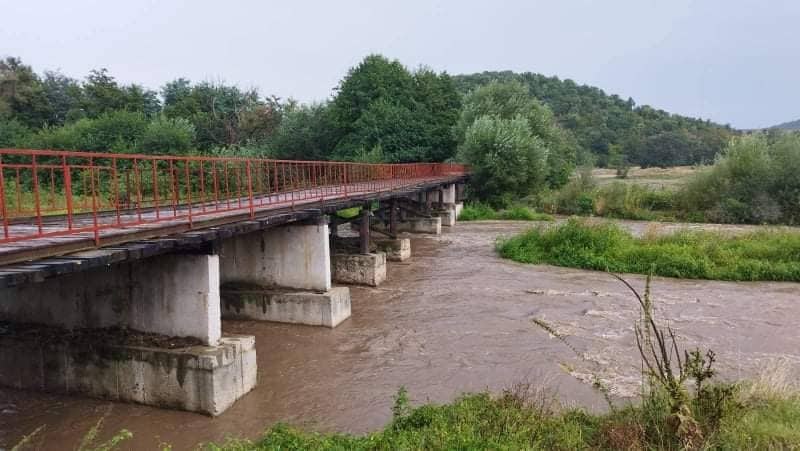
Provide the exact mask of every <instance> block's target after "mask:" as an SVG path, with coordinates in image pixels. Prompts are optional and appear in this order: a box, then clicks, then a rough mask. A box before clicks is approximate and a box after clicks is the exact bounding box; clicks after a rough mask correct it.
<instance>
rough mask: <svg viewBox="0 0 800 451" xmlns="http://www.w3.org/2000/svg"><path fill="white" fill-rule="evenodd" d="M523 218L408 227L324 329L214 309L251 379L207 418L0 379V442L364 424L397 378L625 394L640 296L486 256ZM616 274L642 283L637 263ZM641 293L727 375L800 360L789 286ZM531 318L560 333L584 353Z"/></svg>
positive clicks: (607, 283)
mask: <svg viewBox="0 0 800 451" xmlns="http://www.w3.org/2000/svg"><path fill="white" fill-rule="evenodd" d="M628 225H629V226H630V227H631V228H633V229H635V230H637V231H644V230H646V227H645V226H643V225H642V224H641V223H628ZM527 227H530V224H526V223H516V222H505V223H503V222H481V223H459V225H458V226H457V227H456V228H455V229H454V230H452V231H445V233H444V234H443V235H441V236H440V237H436V238H415V239H414V240H413V244H412V250H413V254H414V255H413V258H412V259H411V260H410V261H408V262H405V263H390V266H389V280H388V281H387V282H386V283H385V284H384V285H382V286H381V287H379V288H376V289H372V288H360V287H353V288H352V310H353V316H352V318H350V319H349V320H347V321H345V322H344V323H343V324H342V325H340V326H339V327H337V328H336V329H334V330H329V329H324V328H314V327H303V326H290V325H282V324H271V323H256V322H244V321H242V322H236V321H227V322H225V323H224V325H223V329H224V330H225V331H228V332H233V333H245V334H252V335H255V336H256V345H257V350H258V370H259V376H258V377H259V379H258V387H257V388H256V389H255V390H254V391H253V392H251V393H250V394H249V395H247V396H246V397H244V398H243V399H241V400H240V401H238V402H237V403H236V404H235V405H234V406H233V407H232V408H231V409H229V410H228V411H227V412H225V413H224V414H223V415H222V416H220V417H219V418H208V417H205V416H202V415H197V414H191V413H186V412H177V411H169V410H160V409H155V408H150V407H144V406H138V405H132V404H116V403H109V402H103V401H97V400H89V399H82V398H78V397H68V396H55V395H45V394H37V393H25V392H19V391H14V390H6V389H0V449H2V448H4V447H10V446H9V445H13V444H14V443H15V442H16V441H17V440H18V439H19V438H20V437H21V436H22V435H23V434H26V433H29V432H31V431H33V430H34V429H36V428H37V427H39V426H42V425H44V426H45V428H44V429H43V430H42V431H41V432H40V433H39V435H38V436H37V439H35V440H34V441H33V442H34V443H35V444H37V445H38V446H39V447H40V448H41V449H63V448H65V447H66V448H75V447H76V446H77V444H78V443H79V442H80V439H81V437H82V436H83V435H84V434H85V432H86V431H87V430H88V429H89V428H90V427H91V426H92V425H93V424H94V423H95V422H96V421H97V420H98V418H100V417H101V416H102V415H103V414H104V413H107V417H106V420H105V424H104V431H105V432H104V434H103V436H108V435H109V434H110V433H112V432H113V431H116V430H119V429H122V428H126V429H128V430H130V431H132V432H133V434H134V438H133V439H132V440H131V441H129V442H126V444H125V447H126V448H130V449H154V448H155V447H156V446H157V445H158V444H159V443H163V442H166V443H171V444H172V445H173V446H174V449H176V450H179V449H187V448H193V447H194V446H195V445H196V444H197V443H200V442H208V441H222V440H224V439H225V438H226V437H228V436H239V437H250V438H257V437H258V436H259V434H261V432H262V431H263V430H264V429H265V428H266V427H268V426H269V425H271V424H273V423H275V422H287V423H291V424H294V425H297V426H300V427H303V428H307V429H311V430H318V431H342V432H351V433H363V432H367V431H371V430H375V429H377V428H380V427H381V426H382V425H384V424H385V423H386V422H387V421H388V420H389V418H390V415H391V412H390V408H391V405H392V396H393V395H394V394H395V393H396V391H397V389H398V388H399V387H400V386H405V387H406V388H407V389H408V391H409V393H410V396H411V398H412V400H413V401H414V402H417V403H421V402H427V401H433V402H445V401H449V400H452V399H453V398H454V397H456V396H458V395H459V393H462V392H465V391H481V390H491V391H498V390H501V389H502V388H504V387H508V386H511V385H512V384H514V383H515V382H520V381H527V382H531V383H534V384H541V385H545V386H547V387H549V388H550V389H552V390H554V391H555V392H556V393H557V396H558V397H559V398H560V399H561V400H562V401H563V402H564V403H567V404H579V405H581V406H584V407H586V408H588V409H593V410H604V409H605V402H604V401H603V398H602V396H600V395H599V394H598V393H596V392H595V391H594V390H593V389H592V388H591V384H590V379H591V376H590V375H591V374H597V375H599V376H600V378H601V379H602V380H603V381H604V382H605V383H606V385H607V386H609V387H610V388H611V391H612V393H613V395H614V396H615V397H616V398H617V399H618V402H625V399H626V398H628V399H629V398H631V397H633V396H635V395H636V393H637V390H638V387H639V384H640V381H641V376H640V364H639V361H638V358H637V354H636V349H635V344H634V341H633V324H634V321H635V319H636V318H637V316H638V310H637V304H636V303H635V301H634V299H633V298H632V297H631V295H630V293H629V292H627V291H626V289H625V287H624V286H623V285H621V284H620V283H619V282H618V281H616V280H614V279H612V278H611V277H609V276H608V275H606V274H603V273H600V272H591V271H582V270H573V269H566V268H556V267H550V266H531V265H523V264H517V263H513V262H509V261H505V260H501V259H499V258H497V257H496V255H495V253H494V250H493V249H494V241H495V239H496V238H497V237H498V236H503V235H510V234H513V233H516V232H518V231H521V230H524V229H525V228H527ZM628 279H629V280H630V281H631V282H632V283H633V284H634V285H635V286H637V287H642V286H643V278H642V277H640V276H630V277H628ZM653 294H654V298H655V302H656V305H657V312H658V314H659V315H661V316H665V317H668V318H669V319H670V324H671V325H672V326H673V327H674V328H675V330H676V331H677V333H678V336H679V338H680V339H681V340H682V342H683V343H684V344H685V345H686V346H689V347H695V346H700V347H702V348H711V349H713V350H715V351H716V352H717V355H718V368H719V369H720V370H721V373H722V376H723V377H726V378H741V377H747V376H748V375H752V374H754V373H756V372H757V371H758V370H759V368H761V367H763V365H765V364H766V363H767V362H769V361H773V360H775V359H785V360H786V361H787V362H788V364H789V365H790V366H792V367H793V368H794V371H797V370H798V368H800V334H798V333H797V324H798V318H800V285H799V284H791V283H729V282H714V281H691V280H676V279H665V278H656V279H654V284H653ZM533 319H539V320H543V321H545V322H547V323H548V324H550V325H551V326H553V327H554V328H556V329H557V330H558V331H559V333H561V334H563V335H565V336H566V337H567V340H569V341H570V343H571V344H572V345H573V346H574V347H575V348H576V349H577V350H578V352H579V353H580V354H581V357H577V356H576V355H575V354H574V353H573V352H572V351H570V350H569V349H568V348H567V347H566V346H564V344H563V343H561V342H560V341H559V340H556V339H554V338H552V337H551V336H550V335H549V334H548V333H547V332H546V331H544V330H542V329H541V328H539V327H538V326H536V325H535V324H533V322H532V320H533ZM798 374H800V372H798Z"/></svg>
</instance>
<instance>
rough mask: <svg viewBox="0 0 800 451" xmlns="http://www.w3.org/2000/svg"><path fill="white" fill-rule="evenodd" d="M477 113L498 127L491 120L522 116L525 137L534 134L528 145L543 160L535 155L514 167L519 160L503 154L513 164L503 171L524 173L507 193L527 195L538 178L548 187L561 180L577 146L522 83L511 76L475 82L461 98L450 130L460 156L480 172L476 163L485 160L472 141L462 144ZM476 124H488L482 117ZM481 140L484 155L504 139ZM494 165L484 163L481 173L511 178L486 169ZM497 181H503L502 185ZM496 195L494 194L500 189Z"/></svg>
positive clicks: (569, 168) (572, 163) (571, 165)
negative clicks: (477, 84) (506, 79)
mask: <svg viewBox="0 0 800 451" xmlns="http://www.w3.org/2000/svg"><path fill="white" fill-rule="evenodd" d="M482 118H491V119H492V120H493V121H495V122H493V124H494V125H493V127H494V128H498V127H500V125H498V123H497V121H501V122H502V121H520V120H521V121H524V123H525V124H526V130H527V133H528V134H529V135H530V137H532V138H536V141H537V142H536V145H535V146H533V147H535V148H536V149H537V150H541V159H542V160H543V162H544V163H543V164H539V160H540V159H528V160H525V161H527V162H528V164H530V165H531V166H530V167H518V166H515V165H516V164H518V163H519V161H518V160H519V159H517V158H514V157H513V156H511V157H509V158H511V160H512V161H513V162H514V165H512V166H510V167H508V168H505V167H503V170H510V171H517V172H519V173H520V174H528V175H525V176H524V177H523V176H520V177H516V178H517V179H520V180H526V181H527V182H526V183H525V184H522V185H520V186H519V187H518V188H516V189H514V190H513V191H511V193H512V194H514V195H516V196H521V195H523V193H524V195H527V194H530V193H532V192H533V191H535V190H536V189H538V188H541V187H542V185H541V183H540V182H546V183H547V184H549V185H550V186H560V185H562V184H564V183H565V182H566V181H567V179H568V177H569V174H570V173H571V172H572V170H573V169H574V167H575V161H576V147H577V146H576V145H575V143H574V142H573V140H572V139H571V137H570V135H569V133H568V132H565V131H564V130H563V129H561V127H559V126H558V125H557V124H556V122H555V119H554V117H553V113H552V112H551V111H550V109H549V108H548V107H547V106H545V105H543V104H542V103H541V102H539V101H538V100H536V99H535V98H533V97H532V96H531V95H530V92H529V91H528V88H527V87H526V86H524V85H523V84H522V83H519V82H517V81H511V82H491V83H489V84H487V85H484V86H480V87H478V88H477V89H475V90H473V91H472V92H470V93H469V94H468V95H467V96H466V97H465V99H464V104H463V108H462V111H461V116H460V117H459V120H458V122H457V124H456V126H455V133H456V136H457V137H458V140H459V143H460V146H461V153H460V157H461V159H462V160H464V161H466V162H467V163H470V164H472V165H473V168H474V170H475V171H481V170H482V168H481V165H484V164H486V163H487V162H488V161H490V160H487V159H485V158H482V157H480V155H479V152H478V150H477V148H476V147H475V146H476V144H475V143H471V144H470V152H465V151H464V149H465V145H466V143H467V138H468V137H469V136H470V130H471V128H473V127H475V126H476V124H478V123H479V120H480V119H482ZM481 124H482V125H481V126H482V127H484V128H486V127H488V125H487V124H486V123H483V122H482V123H481ZM513 129H514V130H516V133H517V135H516V138H515V139H516V142H522V138H521V137H520V133H522V131H520V129H519V127H515V128H513ZM504 130H505V129H504ZM487 136H493V137H495V138H496V139H505V136H506V134H503V133H496V134H493V135H487ZM481 142H482V143H483V145H484V146H485V148H484V152H486V153H487V154H496V153H497V152H498V149H504V148H505V144H504V143H495V144H492V145H489V144H487V143H488V141H487V140H486V139H484V140H482V141H481ZM497 155H501V154H497ZM499 167H501V166H499V165H497V164H493V165H491V167H490V168H486V169H487V174H489V173H492V174H494V176H495V177H498V178H503V179H506V178H508V177H512V178H514V177H513V176H508V175H504V174H502V173H500V172H496V171H494V170H493V169H491V168H499ZM530 171H533V172H534V173H536V174H537V176H536V177H533V176H531V175H530V174H531V172H530ZM534 182H535V183H534ZM481 183H483V182H476V183H475V184H474V185H476V186H477V185H478V184H481ZM501 185H503V186H505V184H501ZM497 194H498V195H500V194H501V193H497Z"/></svg>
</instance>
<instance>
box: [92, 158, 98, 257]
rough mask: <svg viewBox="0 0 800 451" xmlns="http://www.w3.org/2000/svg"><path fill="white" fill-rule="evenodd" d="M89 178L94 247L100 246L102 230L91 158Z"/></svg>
mask: <svg viewBox="0 0 800 451" xmlns="http://www.w3.org/2000/svg"><path fill="white" fill-rule="evenodd" d="M89 178H90V185H91V187H92V230H93V232H94V245H95V246H100V230H99V227H98V223H97V190H96V186H95V182H94V158H89Z"/></svg>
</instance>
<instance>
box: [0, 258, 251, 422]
mask: <svg viewBox="0 0 800 451" xmlns="http://www.w3.org/2000/svg"><path fill="white" fill-rule="evenodd" d="M0 320H2V321H4V322H6V323H5V325H4V327H3V328H0V329H3V330H4V332H3V333H0V349H2V350H3V351H2V352H0V384H2V385H5V386H10V387H14V388H19V389H35V390H42V391H52V392H61V393H75V394H86V395H90V396H94V397H100V398H105V399H111V400H119V401H130V402H137V403H142V404H150V405H157V406H166V407H172V408H178V409H183V410H189V411H196V412H202V413H206V414H209V415H218V414H220V413H221V412H222V411H224V410H225V409H226V408H227V407H229V406H230V405H231V404H233V402H234V401H235V400H236V399H238V398H239V397H241V396H243V395H244V394H245V393H247V392H248V391H250V390H251V389H252V388H253V387H254V386H255V384H256V352H255V347H254V339H253V337H252V336H222V333H221V322H220V296H219V258H218V257H217V256H216V255H204V254H194V253H190V254H168V255H162V256H158V257H150V258H146V259H143V260H139V261H136V262H129V263H120V264H112V265H109V266H105V267H99V268H96V269H91V270H87V271H84V272H76V273H72V274H66V275H62V276H59V277H55V278H52V279H46V280H45V281H43V282H40V283H32V284H27V285H23V286H19V287H13V288H6V289H3V290H0ZM43 337H44V339H42V338H43ZM170 337H173V338H170ZM173 345H174V346H173Z"/></svg>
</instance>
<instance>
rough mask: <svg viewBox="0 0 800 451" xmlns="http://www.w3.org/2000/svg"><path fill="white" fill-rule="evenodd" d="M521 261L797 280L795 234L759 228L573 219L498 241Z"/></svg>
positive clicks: (799, 241) (798, 241)
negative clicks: (670, 229) (648, 228)
mask: <svg viewBox="0 0 800 451" xmlns="http://www.w3.org/2000/svg"><path fill="white" fill-rule="evenodd" d="M497 247H498V251H499V253H500V255H501V256H502V257H505V258H509V259H511V260H515V261H518V262H522V263H536V264H538V263H547V264H552V265H557V266H567V267H573V268H583V269H594V270H601V271H611V272H618V273H638V274H654V275H660V276H666V277H678V278H683V279H715V280H733V281H755V280H772V281H791V282H800V233H793V232H788V231H777V230H765V231H761V232H756V233H750V234H744V235H738V236H727V235H724V234H721V233H715V232H691V231H682V232H677V233H673V234H669V235H661V236H656V237H647V238H636V237H633V236H632V235H631V234H630V233H628V232H626V231H624V230H623V229H621V228H620V227H619V226H617V225H615V224H596V225H590V224H587V223H585V222H583V221H580V220H577V219H570V220H569V221H568V222H566V223H564V224H561V225H558V226H555V227H550V228H536V229H532V230H529V231H528V232H525V233H523V234H521V235H518V236H516V237H512V238H510V239H507V240H502V241H500V242H498V246H497Z"/></svg>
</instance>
